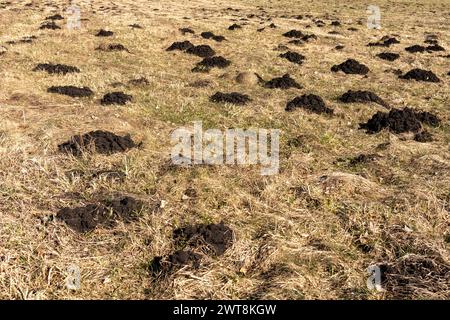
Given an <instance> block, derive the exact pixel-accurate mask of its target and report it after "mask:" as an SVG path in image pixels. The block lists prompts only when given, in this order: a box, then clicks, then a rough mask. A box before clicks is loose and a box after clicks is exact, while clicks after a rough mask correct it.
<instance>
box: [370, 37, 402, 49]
mask: <svg viewBox="0 0 450 320" xmlns="http://www.w3.org/2000/svg"><path fill="white" fill-rule="evenodd" d="M397 43H400V41H398V40H397V39H396V38H394V37H389V36H384V37H383V38H381V40H380V41H378V42H371V43H369V44H368V45H367V46H369V47H390V46H391V45H393V44H397Z"/></svg>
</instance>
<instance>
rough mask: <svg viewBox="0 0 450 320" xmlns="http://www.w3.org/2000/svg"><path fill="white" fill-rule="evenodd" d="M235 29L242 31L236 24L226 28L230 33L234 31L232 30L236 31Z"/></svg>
mask: <svg viewBox="0 0 450 320" xmlns="http://www.w3.org/2000/svg"><path fill="white" fill-rule="evenodd" d="M237 29H242V26H240V25H238V24H236V23H233V24H232V25H231V26H229V27H228V30H230V31H234V30H237Z"/></svg>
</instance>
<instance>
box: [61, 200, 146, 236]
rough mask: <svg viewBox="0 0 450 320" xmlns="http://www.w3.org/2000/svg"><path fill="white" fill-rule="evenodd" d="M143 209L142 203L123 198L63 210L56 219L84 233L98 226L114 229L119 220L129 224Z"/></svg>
mask: <svg viewBox="0 0 450 320" xmlns="http://www.w3.org/2000/svg"><path fill="white" fill-rule="evenodd" d="M142 208H143V203H142V202H141V201H139V200H136V199H134V198H132V197H123V198H118V199H114V200H112V201H103V202H102V203H100V204H89V205H87V206H84V207H78V208H73V209H71V208H63V209H61V210H60V211H59V212H58V213H57V215H56V218H57V219H59V220H61V221H63V222H64V223H66V224H67V225H68V226H69V227H70V228H72V229H73V230H75V231H77V232H80V233H84V232H89V231H92V230H94V229H95V228H96V227H97V226H103V227H107V228H111V227H114V226H115V225H116V222H117V220H121V221H124V222H127V223H128V222H132V221H135V220H137V218H138V216H137V214H136V213H137V212H139V211H141V210H142Z"/></svg>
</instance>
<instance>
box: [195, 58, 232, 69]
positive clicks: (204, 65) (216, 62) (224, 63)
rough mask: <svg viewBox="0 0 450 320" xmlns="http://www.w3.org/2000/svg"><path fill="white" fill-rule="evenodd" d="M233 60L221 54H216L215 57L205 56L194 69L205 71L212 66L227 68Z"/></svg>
mask: <svg viewBox="0 0 450 320" xmlns="http://www.w3.org/2000/svg"><path fill="white" fill-rule="evenodd" d="M230 64H231V61H230V60H227V59H225V58H224V57H221V56H214V57H207V58H204V59H203V60H202V61H200V62H199V63H197V65H196V67H195V68H194V69H192V71H193V72H204V71H209V70H210V69H211V68H220V69H223V68H226V67H228V66H230Z"/></svg>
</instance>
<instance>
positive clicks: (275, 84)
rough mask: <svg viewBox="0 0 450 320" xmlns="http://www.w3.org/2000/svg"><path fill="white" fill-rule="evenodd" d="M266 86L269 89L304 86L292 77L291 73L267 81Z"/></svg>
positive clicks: (299, 87)
mask: <svg viewBox="0 0 450 320" xmlns="http://www.w3.org/2000/svg"><path fill="white" fill-rule="evenodd" d="M264 87H266V88H269V89H275V88H278V89H289V88H297V89H301V88H302V86H301V85H300V84H298V83H297V81H295V80H294V79H292V78H291V76H290V75H289V74H285V75H283V76H282V77H278V78H273V79H272V80H269V81H267V82H266V84H265V85H264Z"/></svg>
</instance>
